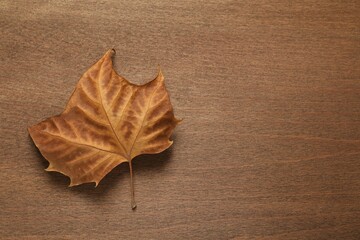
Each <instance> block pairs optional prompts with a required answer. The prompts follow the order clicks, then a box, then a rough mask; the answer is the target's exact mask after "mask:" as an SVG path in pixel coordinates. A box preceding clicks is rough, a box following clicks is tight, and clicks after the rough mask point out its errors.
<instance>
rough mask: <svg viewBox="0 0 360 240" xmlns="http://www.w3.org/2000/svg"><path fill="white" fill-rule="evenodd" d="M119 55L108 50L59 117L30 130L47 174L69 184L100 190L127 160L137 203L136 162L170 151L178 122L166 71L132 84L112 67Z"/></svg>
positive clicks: (82, 81)
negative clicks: (65, 178) (141, 157)
mask: <svg viewBox="0 0 360 240" xmlns="http://www.w3.org/2000/svg"><path fill="white" fill-rule="evenodd" d="M114 53H115V51H114V50H109V51H107V52H106V54H105V55H104V56H103V57H102V58H101V59H100V60H99V61H98V62H97V63H95V64H94V65H93V66H92V67H91V68H90V69H89V70H87V71H86V72H85V73H84V74H83V76H82V77H81V79H80V80H79V82H78V84H77V86H76V88H75V91H74V92H73V94H72V95H71V97H70V100H69V102H68V103H67V105H66V107H65V110H64V111H63V112H62V113H61V114H60V115H57V116H54V117H50V118H48V119H46V120H44V121H42V122H40V123H38V124H36V125H34V126H32V127H29V129H28V131H29V133H30V135H31V137H32V139H33V141H34V142H35V145H36V146H37V147H38V148H39V150H40V152H41V154H42V155H43V156H44V157H45V158H46V159H47V160H48V161H49V163H50V164H49V167H48V168H47V169H46V170H47V171H57V172H60V173H62V174H64V175H66V176H69V177H70V179H71V183H70V186H74V185H79V184H82V183H86V182H95V184H96V186H97V185H98V184H99V182H100V181H101V179H102V178H103V177H104V176H105V175H106V174H107V173H109V172H110V171H111V170H112V169H113V168H114V167H116V166H117V165H119V164H120V163H123V162H128V163H129V165H130V174H131V183H132V184H131V186H132V200H133V195H134V191H133V181H132V165H131V160H132V159H133V158H134V157H136V156H138V155H140V154H155V153H159V152H162V151H164V150H165V149H167V148H168V147H170V146H171V144H172V141H170V140H169V137H170V136H171V134H172V132H173V130H174V128H175V126H176V125H177V124H178V123H179V120H177V119H176V118H175V116H174V112H173V108H172V106H171V103H170V99H169V95H168V92H167V91H166V89H165V85H164V77H163V75H162V73H161V71H159V73H158V75H157V77H156V78H155V79H154V80H152V81H150V82H148V83H146V84H144V85H135V84H132V83H130V82H128V81H127V80H126V79H125V78H123V77H121V76H119V75H118V74H117V73H116V72H115V70H114V69H113V66H112V55H113V54H114ZM132 204H133V207H135V206H136V205H135V203H134V200H133V202H132Z"/></svg>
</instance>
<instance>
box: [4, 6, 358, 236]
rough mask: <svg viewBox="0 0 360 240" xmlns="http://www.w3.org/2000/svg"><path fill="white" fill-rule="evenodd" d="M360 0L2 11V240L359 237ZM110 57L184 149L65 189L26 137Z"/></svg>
mask: <svg viewBox="0 0 360 240" xmlns="http://www.w3.org/2000/svg"><path fill="white" fill-rule="evenodd" d="M359 16H360V4H359V1H356V0H354V1H325V0H320V1H319V0H317V1H315V0H313V1H265V0H259V1H247V0H245V1H215V0H211V1H179V2H177V1H167V0H166V1H67V2H66V3H65V1H10V0H9V1H6V0H5V1H1V2H0V34H1V39H0V136H1V138H0V160H1V161H0V170H1V174H0V206H1V207H0V238H1V239H216V240H218V239H360V128H359V126H360V41H359V37H360V35H359V33H360V24H359V23H360V19H359V18H360V17H359ZM109 48H115V49H116V50H117V57H116V58H115V68H116V69H117V71H118V72H119V73H120V74H122V75H123V76H124V77H126V78H127V79H130V80H131V81H133V82H135V83H144V82H146V81H149V80H151V79H152V78H153V77H154V76H155V75H156V72H157V65H158V64H160V65H161V68H162V69H163V72H164V75H165V78H166V85H167V88H168V90H169V92H170V95H171V99H172V104H173V106H174V109H175V113H176V116H178V117H180V118H183V119H184V121H183V124H182V125H180V126H179V128H177V129H176V131H175V136H174V138H173V139H174V145H173V146H172V147H171V148H170V149H169V150H167V151H165V152H163V153H161V154H160V155H149V156H141V157H138V158H136V159H135V160H134V171H135V191H136V198H137V203H138V209H137V210H136V211H132V210H131V208H130V187H129V184H130V181H129V180H130V179H129V174H128V166H127V165H126V164H123V165H120V166H119V167H117V168H115V169H114V170H113V171H112V172H111V173H110V174H109V175H108V176H107V177H105V179H104V180H103V181H102V182H101V183H100V185H99V186H98V187H97V188H95V189H94V187H93V185H91V184H90V185H82V186H79V187H74V188H68V187H67V185H68V184H69V179H68V178H66V177H64V176H62V175H61V174H57V173H47V172H45V171H43V169H44V168H46V167H47V163H46V161H45V160H44V159H43V158H42V157H41V155H40V154H39V152H38V151H37V149H36V147H35V146H34V144H33V143H32V141H31V139H30V138H29V136H28V133H27V131H26V129H27V127H28V126H30V125H33V124H35V123H37V122H39V121H40V120H43V119H45V118H47V117H49V116H52V115H55V114H59V113H60V112H61V111H62V109H63V107H64V106H65V104H66V101H67V99H68V98H69V96H70V94H71V92H72V91H73V89H74V87H75V85H76V83H77V81H78V79H79V78H80V76H81V75H82V73H83V72H84V71H85V70H86V69H87V68H88V67H89V66H91V65H92V64H93V63H94V62H95V61H96V60H97V59H98V58H99V57H101V56H102V54H103V53H104V52H105V51H106V50H107V49H109Z"/></svg>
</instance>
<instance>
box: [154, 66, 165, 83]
mask: <svg viewBox="0 0 360 240" xmlns="http://www.w3.org/2000/svg"><path fill="white" fill-rule="evenodd" d="M156 78H157V79H159V80H160V81H161V82H163V81H164V74H163V73H162V71H161V67H160V64H159V65H158V75H157V77H156Z"/></svg>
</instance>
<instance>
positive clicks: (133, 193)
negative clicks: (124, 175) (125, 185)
mask: <svg viewBox="0 0 360 240" xmlns="http://www.w3.org/2000/svg"><path fill="white" fill-rule="evenodd" d="M129 167H130V189H131V208H132V209H133V210H134V209H135V208H136V202H135V191H134V180H133V170H132V163H131V160H130V161H129Z"/></svg>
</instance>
